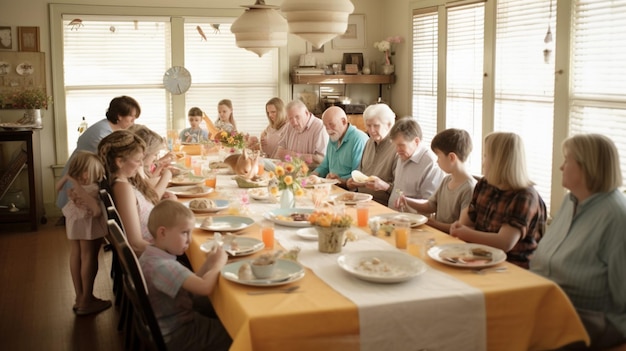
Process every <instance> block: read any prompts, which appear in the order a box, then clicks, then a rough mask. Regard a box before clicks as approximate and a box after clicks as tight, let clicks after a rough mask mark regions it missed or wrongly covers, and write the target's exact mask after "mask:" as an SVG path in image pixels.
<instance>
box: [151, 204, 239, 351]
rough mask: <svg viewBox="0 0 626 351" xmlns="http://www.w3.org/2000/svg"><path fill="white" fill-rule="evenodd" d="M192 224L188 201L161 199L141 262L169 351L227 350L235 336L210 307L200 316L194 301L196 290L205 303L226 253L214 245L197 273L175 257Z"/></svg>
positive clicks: (186, 241) (183, 247)
mask: <svg viewBox="0 0 626 351" xmlns="http://www.w3.org/2000/svg"><path fill="white" fill-rule="evenodd" d="M194 224H195V218H194V214H193V212H192V211H191V210H190V209H189V208H187V207H186V206H185V205H183V204H181V203H179V202H177V201H173V200H163V201H161V202H159V203H158V204H157V205H156V206H154V208H153V209H152V211H151V212H150V217H149V219H148V229H149V230H150V233H151V234H152V236H153V237H154V243H153V244H152V245H150V246H148V247H146V250H145V251H144V252H143V254H142V255H141V257H140V258H139V264H140V266H141V270H142V271H143V274H144V276H145V278H146V283H147V286H148V292H149V293H148V297H149V298H150V304H151V305H152V308H153V310H154V314H155V315H156V318H157V320H158V322H159V327H160V328H161V333H162V334H163V338H164V339H165V343H166V344H167V347H168V349H171V350H209V349H210V350H228V348H229V347H230V344H231V343H232V340H231V338H230V336H229V335H228V333H227V332H226V330H225V329H224V327H223V326H222V323H221V322H220V321H219V319H217V318H211V317H209V316H207V314H210V312H211V311H207V312H205V313H204V314H201V313H200V311H199V310H198V309H197V306H194V301H193V299H194V294H195V295H199V296H198V302H200V303H202V300H205V304H206V302H207V301H208V295H209V294H211V292H212V291H213V289H214V288H215V285H216V284H217V279H218V277H219V274H220V270H221V268H222V267H223V266H224V265H225V264H226V260H227V255H226V253H225V252H224V250H223V249H221V248H217V246H216V247H215V248H214V249H213V250H212V251H211V252H209V253H208V254H207V259H206V261H205V262H204V264H203V265H202V267H200V269H199V270H198V271H197V272H196V273H195V274H194V272H192V271H190V270H189V269H188V268H186V267H185V266H183V265H182V264H180V263H179V262H178V261H176V256H177V255H182V254H183V253H184V252H185V250H186V249H187V248H188V247H189V241H190V238H191V231H192V230H193V228H194Z"/></svg>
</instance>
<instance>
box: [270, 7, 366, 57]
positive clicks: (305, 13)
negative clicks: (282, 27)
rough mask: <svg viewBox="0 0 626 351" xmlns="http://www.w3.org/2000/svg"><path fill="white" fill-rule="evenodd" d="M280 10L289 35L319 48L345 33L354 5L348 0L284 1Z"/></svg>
mask: <svg viewBox="0 0 626 351" xmlns="http://www.w3.org/2000/svg"><path fill="white" fill-rule="evenodd" d="M280 10H281V11H282V12H283V13H284V14H285V16H287V22H289V32H290V33H293V34H295V35H297V36H299V37H301V38H303V39H304V40H306V41H308V42H309V43H311V44H312V45H313V46H315V47H318V48H319V47H321V46H322V45H324V44H325V43H326V42H328V41H329V40H331V39H333V38H334V37H336V36H338V35H341V34H344V33H345V32H346V29H347V28H348V16H349V15H350V14H351V13H352V12H353V11H354V5H353V4H352V2H350V0H285V1H284V2H283V4H282V5H281V6H280Z"/></svg>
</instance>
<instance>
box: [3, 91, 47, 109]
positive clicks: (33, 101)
mask: <svg viewBox="0 0 626 351" xmlns="http://www.w3.org/2000/svg"><path fill="white" fill-rule="evenodd" d="M7 100H9V101H11V106H12V107H13V108H19V109H35V110H38V109H42V108H44V109H47V108H48V104H49V103H51V102H52V97H51V96H48V95H46V92H45V91H44V90H43V89H40V88H26V89H23V90H20V91H17V92H15V93H13V94H9V96H8V99H7Z"/></svg>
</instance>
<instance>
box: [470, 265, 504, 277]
mask: <svg viewBox="0 0 626 351" xmlns="http://www.w3.org/2000/svg"><path fill="white" fill-rule="evenodd" d="M472 272H474V273H476V274H481V275H482V274H485V273H488V272H494V273H502V272H506V266H503V267H487V268H482V269H474V270H472Z"/></svg>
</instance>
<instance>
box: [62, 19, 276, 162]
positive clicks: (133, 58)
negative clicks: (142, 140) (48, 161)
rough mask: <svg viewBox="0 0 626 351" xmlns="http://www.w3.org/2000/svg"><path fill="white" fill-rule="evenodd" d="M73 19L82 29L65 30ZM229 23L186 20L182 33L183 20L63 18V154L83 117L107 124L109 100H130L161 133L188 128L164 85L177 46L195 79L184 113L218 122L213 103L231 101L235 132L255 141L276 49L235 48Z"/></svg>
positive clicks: (272, 81)
mask: <svg viewBox="0 0 626 351" xmlns="http://www.w3.org/2000/svg"><path fill="white" fill-rule="evenodd" d="M74 18H81V19H82V20H83V25H82V26H80V27H75V26H72V25H70V21H72V20H73V19H74ZM234 20H235V18H230V17H229V18H225V17H222V18H187V19H185V21H184V24H181V26H182V27H183V28H172V26H174V25H175V24H173V23H182V22H179V21H175V22H172V21H171V19H170V17H166V16H164V17H142V16H134V15H133V16H128V17H125V16H115V17H111V16H98V15H88V16H79V15H76V14H72V15H67V16H64V17H63V69H64V76H63V77H64V87H65V106H66V118H67V136H68V137H67V150H68V155H69V154H71V152H72V151H73V150H74V148H75V147H76V140H77V139H78V136H79V134H78V133H77V129H78V126H79V124H80V122H81V120H82V117H83V116H84V117H85V119H86V120H87V122H88V123H89V125H91V124H93V123H95V122H97V121H99V120H101V119H103V118H105V112H106V109H107V107H108V105H109V102H110V101H111V99H112V98H114V97H116V96H119V95H128V96H132V97H133V98H135V99H136V100H137V101H138V102H139V104H140V105H141V110H142V111H141V116H140V117H139V119H138V120H137V123H139V124H145V125H148V126H150V128H151V129H153V130H155V131H156V132H158V133H160V134H162V135H166V131H167V129H169V128H171V126H172V125H184V126H187V125H188V122H187V116H186V113H185V115H180V116H179V115H173V112H172V111H181V109H180V108H173V104H174V103H176V101H174V100H173V99H172V98H171V97H172V96H171V95H170V94H169V93H168V92H167V91H166V90H165V88H164V86H163V74H164V73H165V71H166V70H167V69H168V68H169V67H170V66H172V64H171V62H172V55H173V53H172V49H171V47H172V45H171V43H172V42H181V41H184V55H183V56H184V64H183V65H184V66H185V68H187V69H188V70H189V71H190V72H191V75H192V85H191V88H190V89H189V90H188V91H187V93H186V94H185V99H184V104H185V106H184V109H182V110H184V111H188V110H189V109H190V108H191V107H194V106H197V107H200V108H201V109H202V110H203V111H205V112H206V114H207V115H208V116H209V118H211V119H212V120H215V119H216V118H217V103H218V101H219V100H221V99H230V100H232V102H233V108H234V111H233V114H234V116H235V120H236V122H237V126H238V128H239V129H240V130H242V131H245V132H247V133H250V134H251V135H259V134H260V133H261V131H262V130H263V129H264V128H265V126H266V125H267V118H266V116H265V103H266V102H267V101H268V100H269V99H270V98H272V97H274V96H277V95H278V76H279V66H278V61H279V60H278V49H274V50H272V51H271V52H269V53H268V54H266V55H264V56H263V57H261V58H259V57H258V56H257V55H256V54H253V53H251V52H249V51H246V50H244V49H241V48H238V47H237V46H236V44H235V37H234V35H233V34H232V33H231V32H230V26H231V23H232V22H233V21H234ZM198 27H199V28H200V29H201V30H202V32H203V34H204V35H205V36H206V40H204V38H203V37H202V36H201V35H200V31H199V30H198ZM174 29H176V30H174ZM172 33H183V34H181V35H180V37H174V36H173V34H172ZM174 119H177V120H176V122H177V123H173V121H174ZM181 119H182V120H181Z"/></svg>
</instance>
